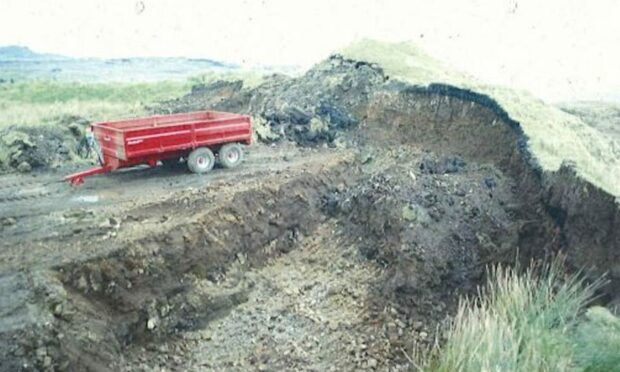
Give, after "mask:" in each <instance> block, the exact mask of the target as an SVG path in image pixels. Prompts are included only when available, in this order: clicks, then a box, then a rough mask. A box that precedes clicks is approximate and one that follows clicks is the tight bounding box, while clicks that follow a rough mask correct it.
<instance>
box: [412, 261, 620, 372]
mask: <svg viewBox="0 0 620 372" xmlns="http://www.w3.org/2000/svg"><path fill="white" fill-rule="evenodd" d="M602 285H603V281H602V280H598V281H595V282H593V283H589V284H588V283H586V282H585V280H584V279H583V277H582V276H579V275H565V274H564V271H563V260H561V259H556V260H554V261H552V262H551V263H549V264H545V265H538V266H531V267H530V268H528V269H527V270H526V271H525V272H524V273H522V274H519V273H517V271H516V270H515V269H513V268H509V267H503V266H495V267H493V268H492V269H491V270H490V272H489V279H488V282H487V285H486V287H484V289H482V290H481V291H480V294H479V296H478V297H477V298H476V299H464V300H463V301H461V303H460V306H459V309H458V312H457V314H456V316H455V318H454V319H453V322H452V325H451V327H450V328H449V330H448V332H447V340H446V342H445V344H444V345H442V346H441V347H436V348H435V349H434V350H432V351H431V352H429V353H427V354H426V355H425V356H424V357H423V358H421V360H420V362H419V363H417V364H418V365H419V369H422V370H431V371H563V370H588V371H599V370H601V371H602V370H609V369H600V368H599V367H598V366H604V367H610V366H612V367H613V366H615V368H617V369H618V368H620V364H619V362H618V358H619V357H618V350H620V349H614V348H615V347H617V346H618V340H619V337H620V326H619V328H618V329H614V328H612V327H609V326H604V328H605V330H606V331H605V332H601V331H600V329H599V330H598V331H596V332H592V330H593V328H592V327H595V328H594V329H596V328H599V327H601V326H602V325H601V324H602V323H600V322H599V323H594V322H592V321H591V320H588V319H585V320H584V317H583V312H584V310H585V308H586V306H587V305H588V304H589V303H590V302H591V301H592V299H593V297H594V295H595V291H596V290H597V289H599V288H600V287H601V286H602ZM609 319H615V317H614V316H613V315H611V314H609ZM615 321H617V319H615ZM610 322H612V321H610ZM612 323H613V322H612ZM594 339H595V340H597V341H595V340H594ZM610 340H612V341H613V340H615V345H614V344H613V342H612V343H610V342H609V341H610ZM594 345H596V346H595V348H596V351H597V353H594V352H589V351H586V350H589V349H591V348H592V347H594ZM611 370H613V369H611Z"/></svg>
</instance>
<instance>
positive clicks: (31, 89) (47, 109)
mask: <svg viewBox="0 0 620 372" xmlns="http://www.w3.org/2000/svg"><path fill="white" fill-rule="evenodd" d="M263 76H265V73H264V72H260V71H257V72H246V71H240V72H228V73H207V74H202V75H199V76H196V77H192V78H190V79H188V80H186V81H159V82H150V83H113V82H109V83H84V82H69V81H51V80H21V81H19V82H16V83H10V82H4V83H0V127H2V126H7V125H41V124H50V123H55V122H57V121H59V120H61V119H62V118H63V117H67V116H71V117H73V116H79V117H83V118H85V119H87V120H89V121H102V120H110V119H118V118H123V117H133V116H141V115H147V114H148V112H147V109H146V108H145V106H148V105H150V104H154V103H156V102H158V101H162V100H168V99H173V98H177V97H180V96H182V95H184V94H186V93H189V92H190V90H191V87H192V86H193V85H196V84H209V83H212V82H215V81H216V80H228V81H230V80H243V81H244V85H245V86H246V87H252V86H256V85H258V84H260V83H261V82H262V79H263Z"/></svg>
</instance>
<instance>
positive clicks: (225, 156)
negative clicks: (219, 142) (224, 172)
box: [219, 143, 243, 168]
mask: <svg viewBox="0 0 620 372" xmlns="http://www.w3.org/2000/svg"><path fill="white" fill-rule="evenodd" d="M219 158H220V163H221V164H222V166H223V167H224V168H234V167H236V166H237V165H239V164H241V162H242V161H243V148H242V147H241V145H239V144H238V143H229V144H227V145H224V146H222V148H221V149H220V152H219Z"/></svg>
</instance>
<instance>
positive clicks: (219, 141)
mask: <svg viewBox="0 0 620 372" xmlns="http://www.w3.org/2000/svg"><path fill="white" fill-rule="evenodd" d="M91 130H92V132H93V135H94V138H95V140H96V141H97V143H98V144H99V147H100V149H101V157H102V159H101V163H102V164H101V166H100V167H96V168H92V169H89V170H86V171H83V172H78V173H75V174H72V175H69V176H67V177H65V180H67V181H68V182H69V183H71V184H73V185H78V184H81V183H83V179H84V177H87V176H91V175H95V174H101V173H107V172H111V171H113V170H115V169H119V168H126V167H131V166H135V165H140V164H148V165H150V166H155V165H157V162H158V161H165V160H174V159H180V158H188V157H189V156H190V155H191V153H192V151H194V150H196V149H209V151H211V152H212V153H213V154H218V153H219V151H220V149H221V148H222V146H224V145H227V144H243V145H250V144H251V143H252V122H251V119H250V117H249V116H247V115H238V114H232V113H227V112H217V111H199V112H191V113H184V114H174V115H159V116H150V117H145V118H136V119H126V120H118V121H108V122H101V123H95V124H93V125H92V126H91Z"/></svg>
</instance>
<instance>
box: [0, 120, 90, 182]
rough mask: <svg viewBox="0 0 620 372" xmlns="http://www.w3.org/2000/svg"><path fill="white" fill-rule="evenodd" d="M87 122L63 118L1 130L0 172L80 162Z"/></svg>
mask: <svg viewBox="0 0 620 372" xmlns="http://www.w3.org/2000/svg"><path fill="white" fill-rule="evenodd" d="M88 125H89V123H88V122H87V121H85V120H84V119H82V118H79V117H66V118H62V119H61V120H59V122H58V123H54V124H50V125H40V126H33V127H28V126H9V127H6V128H3V129H1V130H0V169H3V170H17V171H19V172H29V171H31V170H33V169H43V168H57V167H59V166H61V165H63V164H66V163H69V162H75V161H77V160H78V159H80V156H79V155H78V153H79V148H80V141H81V140H82V138H83V137H84V133H85V130H86V128H87V127H88Z"/></svg>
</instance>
